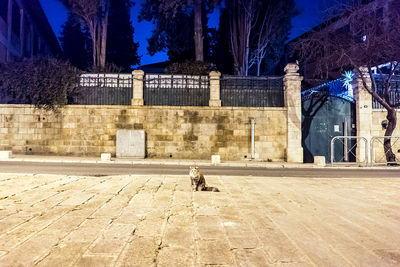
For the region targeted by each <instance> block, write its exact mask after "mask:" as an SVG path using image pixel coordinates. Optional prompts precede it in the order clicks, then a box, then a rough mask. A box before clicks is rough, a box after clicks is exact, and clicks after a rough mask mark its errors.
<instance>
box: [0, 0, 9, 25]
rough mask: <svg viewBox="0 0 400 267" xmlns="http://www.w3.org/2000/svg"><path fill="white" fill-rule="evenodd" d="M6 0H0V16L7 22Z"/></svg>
mask: <svg viewBox="0 0 400 267" xmlns="http://www.w3.org/2000/svg"><path fill="white" fill-rule="evenodd" d="M7 15H8V0H0V17H1V18H2V19H3V20H4V21H6V22H7Z"/></svg>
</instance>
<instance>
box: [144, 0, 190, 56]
mask: <svg viewBox="0 0 400 267" xmlns="http://www.w3.org/2000/svg"><path fill="white" fill-rule="evenodd" d="M158 5H159V3H158V1H156V0H146V1H145V2H144V3H143V6H142V9H141V11H140V16H139V20H147V21H150V22H152V23H154V24H155V28H154V30H153V31H152V36H151V37H150V38H149V39H147V41H148V47H147V50H148V51H149V54H150V55H154V54H155V53H157V52H161V51H163V52H167V55H168V57H169V60H170V61H173V62H183V61H185V60H188V59H193V58H194V40H193V38H192V36H193V16H192V14H190V13H188V12H189V11H187V10H186V11H184V10H181V11H179V12H177V13H176V14H175V16H174V18H170V17H168V18H167V17H165V16H164V15H163V13H162V12H161V11H160V9H159V6H158Z"/></svg>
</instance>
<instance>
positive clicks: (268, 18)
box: [249, 0, 298, 76]
mask: <svg viewBox="0 0 400 267" xmlns="http://www.w3.org/2000/svg"><path fill="white" fill-rule="evenodd" d="M297 13H298V12H297V10H296V8H295V3H294V1H293V0H286V1H281V0H269V1H264V2H263V3H262V5H261V9H260V15H259V19H258V20H257V22H256V24H255V27H254V31H253V32H252V40H251V45H252V52H251V56H250V59H249V62H250V64H249V65H250V66H249V68H250V67H251V66H252V65H253V64H254V65H255V66H256V73H257V76H260V75H261V71H262V69H261V68H262V63H263V62H266V61H267V60H268V59H269V61H270V62H268V63H275V64H276V63H277V61H279V60H280V58H281V56H282V55H283V47H284V43H285V42H286V41H287V39H288V37H289V32H290V28H291V19H292V17H294V16H295V15H296V14H297ZM270 65H271V64H270ZM272 65H274V64H272Z"/></svg>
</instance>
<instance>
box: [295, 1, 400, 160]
mask: <svg viewBox="0 0 400 267" xmlns="http://www.w3.org/2000/svg"><path fill="white" fill-rule="evenodd" d="M347 2H348V1H347ZM334 13H335V14H338V13H339V14H341V15H340V16H339V17H338V16H336V17H330V18H329V20H327V22H326V23H324V24H323V25H321V26H320V27H318V28H316V29H315V30H313V31H312V32H310V33H309V34H307V36H305V37H303V38H300V39H299V40H297V41H296V42H295V44H294V46H293V51H294V53H296V54H297V55H298V56H299V57H300V59H301V61H302V62H301V63H302V65H309V66H313V69H314V76H315V77H325V78H327V77H335V75H336V76H337V75H338V74H339V73H343V72H344V71H348V70H354V71H355V74H356V75H357V76H358V77H359V78H360V79H361V80H362V85H363V86H362V87H363V89H364V90H366V91H367V92H368V93H369V94H371V95H372V97H373V98H374V99H375V100H376V101H377V102H378V103H379V104H381V105H382V106H383V107H384V108H385V109H386V111H387V120H388V125H387V128H386V131H385V136H388V137H390V136H392V134H393V131H394V129H395V128H396V125H397V113H396V108H398V107H400V99H396V98H395V97H393V95H394V93H395V92H394V88H392V84H393V78H394V77H395V76H396V74H398V73H399V72H400V69H399V63H400V46H399V45H398V44H399V42H400V3H399V1H387V0H375V1H373V2H372V3H371V2H370V3H367V4H365V1H362V0H353V1H351V3H346V4H345V5H337V6H336V12H334ZM332 22H335V23H332ZM339 23H340V25H341V27H337V28H335V29H333V28H332V25H339ZM307 76H310V74H308V75H306V77H307ZM384 151H385V155H386V160H387V162H388V163H390V162H395V161H396V156H395V154H394V153H393V151H392V148H391V139H390V138H385V139H384Z"/></svg>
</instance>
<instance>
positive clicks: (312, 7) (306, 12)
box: [39, 0, 329, 65]
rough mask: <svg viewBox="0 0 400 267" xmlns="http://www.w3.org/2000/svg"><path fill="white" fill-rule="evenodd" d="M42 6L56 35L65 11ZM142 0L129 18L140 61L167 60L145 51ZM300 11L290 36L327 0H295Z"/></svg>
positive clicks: (50, 2) (147, 28) (47, 2)
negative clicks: (139, 19) (139, 15)
mask: <svg viewBox="0 0 400 267" xmlns="http://www.w3.org/2000/svg"><path fill="white" fill-rule="evenodd" d="M39 1H40V2H41V4H42V7H43V9H44V11H45V13H46V15H47V17H48V19H49V22H50V24H51V26H52V27H53V30H54V32H55V33H56V35H57V36H59V34H60V30H61V25H62V24H63V23H64V22H65V20H66V18H67V11H66V10H65V8H64V7H63V6H62V4H60V2H59V1H58V0H39ZM143 1H144V0H136V1H135V2H136V5H135V6H134V7H133V8H132V10H131V19H132V22H133V26H134V28H135V41H137V42H139V44H140V47H139V55H142V59H141V63H142V64H143V65H144V64H151V63H155V62H160V61H164V60H167V59H168V58H167V55H166V54H165V53H157V54H156V55H154V56H150V55H149V54H148V52H147V49H146V47H147V41H146V39H147V38H149V37H150V36H151V30H152V28H153V25H152V24H151V23H149V22H141V23H139V22H138V21H137V16H138V13H139V10H140V7H141V3H142V2H143ZM295 1H296V3H297V6H298V8H299V9H300V11H301V13H300V15H299V16H297V17H296V18H294V20H293V29H292V33H291V36H292V37H296V36H298V35H300V34H301V33H303V32H305V31H308V30H309V29H311V28H312V27H314V26H316V25H317V24H319V23H320V21H321V18H320V17H321V16H320V12H319V10H320V6H321V5H322V4H323V3H325V2H326V1H329V0H295ZM217 23H218V21H217V18H216V16H214V17H212V18H211V20H210V23H209V24H210V25H211V26H216V24H217Z"/></svg>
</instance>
